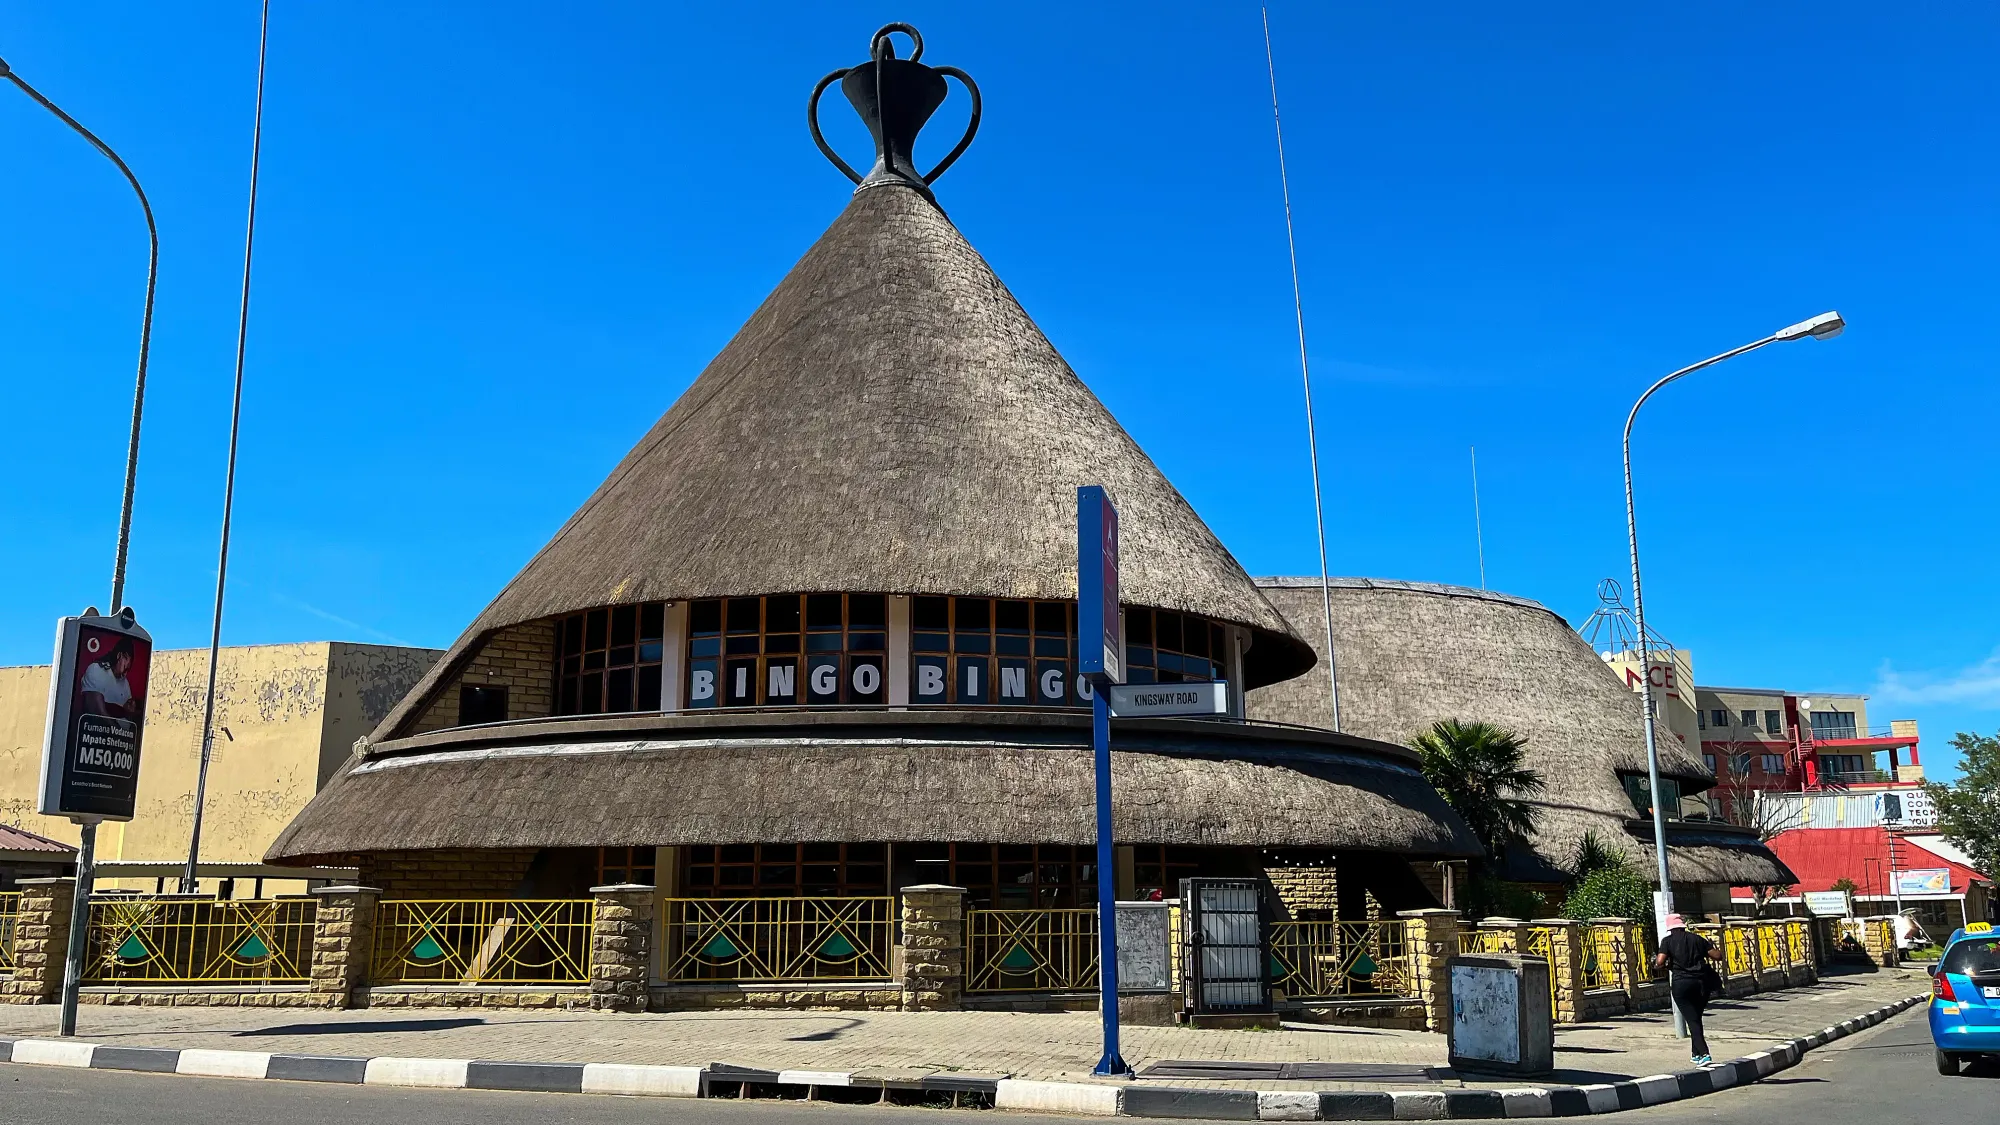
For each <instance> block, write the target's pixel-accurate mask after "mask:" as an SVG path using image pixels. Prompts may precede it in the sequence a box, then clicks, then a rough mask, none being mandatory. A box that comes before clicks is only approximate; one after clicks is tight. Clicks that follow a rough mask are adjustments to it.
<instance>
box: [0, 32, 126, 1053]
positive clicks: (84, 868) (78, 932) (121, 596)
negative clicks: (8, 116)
mask: <svg viewBox="0 0 2000 1125" xmlns="http://www.w3.org/2000/svg"><path fill="white" fill-rule="evenodd" d="M0 78H6V79H7V80H8V81H10V82H12V83H13V84H14V85H16V86H19V87H20V88H21V92H22V93H24V94H26V95H28V96H29V97H30V98H33V99H34V100H35V102H36V103H37V104H39V105H40V106H41V107H42V108H43V109H46V110H48V111H49V112H50V113H53V114H55V115H56V116H57V117H58V118H60V119H61V120H62V123H63V124H65V125H67V126H69V127H70V128H72V129H74V130H76V131H77V133H78V134H79V135H81V136H82V137H83V139H84V140H86V141H89V142H90V143H91V145H92V146H93V147H94V148H96V149H97V151H99V152H101V153H103V154H104V156H105V158H106V159H108V160H110V161H111V163H113V164H116V165H117V166H118V170H119V171H120V172H123V173H124V174H125V182H127V183H129V184H131V185H132V191H133V194H135V195H137V196H138V197H139V208H140V210H142V211H144V212H145V213H146V235H147V238H148V239H149V240H150V242H151V250H150V252H149V255H148V257H147V259H146V312H145V316H144V318H143V319H141V320H140V322H139V375H138V378H137V379H136V380H135V381H134V384H133V388H132V436H131V439H130V441H129V442H128V443H127V444H126V446H125V497H124V501H123V503H122V504H121V505H120V507H119V510H118V551H117V557H116V559H115V561H114V562H113V563H112V564H111V612H112V614H113V615H114V616H115V615H116V614H117V613H118V611H119V610H120V609H121V608H123V607H124V604H125V555H126V550H127V548H128V547H129V546H130V545H131V542H132V494H133V491H134V489H135V487H136V486H137V484H138V479H139V421H140V419H141V418H143V417H144V416H145V413H146V357H147V355H148V354H149V353H150V352H151V350H152V344H153V291H154V288H155V285H156V283H157V281H158V280H159V276H160V228H159V226H158V225H157V224H155V223H154V222H153V205H152V204H151V203H150V202H148V201H147V199H146V189H144V188H142V187H140V186H139V177H137V176H135V175H133V174H132V169H131V168H129V167H127V166H126V164H125V161H123V160H121V159H119V156H118V154H117V153H115V152H113V151H111V146H110V145H107V144H105V143H104V142H103V141H101V140H98V139H97V134H95V133H93V132H91V131H90V130H88V129H86V128H84V127H83V123H82V122H80V121H78V120H77V119H76V118H74V117H71V116H70V115H69V114H67V113H64V112H63V111H62V108H61V107H60V106H57V105H56V103H54V102H52V101H50V100H49V99H47V98H45V97H43V96H42V92H41V91H40V90H37V89H35V88H34V87H33V86H30V85H28V83H27V82H26V81H24V80H23V79H22V78H21V76H20V75H18V74H16V73H14V68H13V67H10V66H8V65H7V60H5V59H0ZM74 819H76V820H77V825H78V829H77V852H76V893H75V895H74V901H72V903H71V904H70V915H69V951H68V958H67V961H66V962H65V965H64V968H63V985H62V1013H61V1015H60V1016H59V1017H58V1018H57V1023H56V1026H57V1028H58V1029H59V1030H60V1031H61V1033H62V1034H63V1035H65V1036H70V1035H75V1034H76V1001H77V992H78V988H79V984H80V982H81V981H82V979H83V955H84V943H85V937H86V935H87V934H88V932H89V923H90V890H91V881H92V879H93V878H94V877H95V866H96V859H97V822H98V819H99V818H97V817H94V816H88V817H80V818H74Z"/></svg>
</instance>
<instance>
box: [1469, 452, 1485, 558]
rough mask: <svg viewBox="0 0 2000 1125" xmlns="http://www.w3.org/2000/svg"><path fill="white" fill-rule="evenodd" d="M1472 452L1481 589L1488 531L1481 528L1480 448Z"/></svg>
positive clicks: (1474, 525)
mask: <svg viewBox="0 0 2000 1125" xmlns="http://www.w3.org/2000/svg"><path fill="white" fill-rule="evenodd" d="M1470 448H1471V450H1472V539H1473V542H1475V543H1477V544H1478V545H1479V588H1480V589H1482V590H1484V589H1485V588H1486V531H1485V529H1483V528H1482V527H1480V526H1479V447H1478V446H1476V445H1475V446H1471V447H1470Z"/></svg>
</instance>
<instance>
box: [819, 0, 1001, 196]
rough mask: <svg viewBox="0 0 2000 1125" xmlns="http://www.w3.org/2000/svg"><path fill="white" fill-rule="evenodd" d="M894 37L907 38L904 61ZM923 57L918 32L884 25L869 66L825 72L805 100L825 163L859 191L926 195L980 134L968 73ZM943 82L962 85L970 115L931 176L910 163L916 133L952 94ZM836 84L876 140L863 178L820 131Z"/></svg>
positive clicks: (872, 44) (977, 102)
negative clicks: (905, 189) (880, 188)
mask: <svg viewBox="0 0 2000 1125" xmlns="http://www.w3.org/2000/svg"><path fill="white" fill-rule="evenodd" d="M897 33H901V34H903V35H907V36H909V38H910V57H909V58H907V59H901V58H897V57H896V44H895V40H894V38H893V36H894V35H896V34H897ZM923 56H924V37H923V35H922V34H921V33H919V32H918V31H917V29H916V28H914V27H912V26H910V25H909V24H906V23H889V24H884V25H882V26H881V27H880V28H878V29H877V30H876V32H875V34H874V35H873V36H871V37H870V38H869V40H868V61H867V62H865V63H862V64H861V65H859V66H850V67H843V68H841V69H839V70H836V71H834V72H833V73H831V74H828V75H827V76H826V77H824V78H822V79H820V80H819V83H818V84H817V85H815V86H814V87H813V91H812V95H811V96H810V97H808V98H807V99H806V128H807V130H808V131H809V132H811V134H812V139H813V144H815V145H817V146H818V147H819V151H820V155H822V156H824V157H826V159H827V161H828V163H830V164H832V165H833V166H834V167H835V168H838V169H839V170H840V173H841V174H842V175H844V176H846V177H847V178H848V179H849V180H851V181H853V182H854V183H856V184H859V185H861V186H862V187H869V186H872V185H875V184H881V183H899V184H903V185H906V186H909V187H914V188H916V189H917V190H918V191H921V192H923V193H924V194H925V195H926V196H928V195H929V194H930V185H931V184H932V183H933V182H935V181H936V180H937V178H938V177H939V176H942V175H944V173H945V171H946V170H947V169H949V168H950V167H951V166H952V165H953V164H954V163H956V162H957V160H958V158H959V157H960V156H962V155H964V154H965V150H966V148H967V147H968V146H970V145H971V144H972V138H973V137H974V135H976V134H977V133H978V132H979V122H980V119H981V117H982V115H983V111H984V107H983V105H982V102H981V99H980V96H979V86H978V85H977V84H976V83H974V82H973V81H972V77H971V76H970V75H968V74H966V73H965V72H964V71H962V70H960V69H958V68H957V67H952V66H938V67H934V66H926V65H925V64H924V63H923V62H922V61H920V60H922V58H923ZM947 78H956V79H958V81H959V83H960V84H961V85H963V86H964V87H965V91H966V93H967V95H969V96H970V97H971V99H972V114H971V117H970V119H969V120H968V121H967V123H966V127H965V135H964V136H962V137H960V138H959V140H958V143H957V144H956V145H954V146H953V147H952V150H951V151H950V152H948V153H946V154H945V157H944V159H943V160H940V161H938V163H937V166H936V167H934V168H932V169H931V170H930V171H929V172H927V173H926V172H919V171H918V170H917V168H916V165H915V163H914V162H913V161H912V159H911V156H912V150H913V149H914V148H915V146H916V139H917V133H918V132H919V131H920V130H922V129H923V127H924V123H925V122H927V121H929V120H930V116H931V114H933V113H935V112H936V111H937V108H938V106H940V105H942V104H943V103H944V100H945V96H946V94H947V93H948V92H949V90H950V86H949V85H948V84H947V83H946V81H945V80H946V79H947ZM835 82H838V83H840V86H841V91H842V93H844V94H846V95H847V100H848V102H849V103H851V104H852V105H853V106H854V110H855V112H856V113H859V114H860V115H861V120H862V121H863V122H864V123H865V124H866V125H867V126H868V132H869V135H870V136H871V137H873V138H874V141H875V166H874V168H873V169H871V170H870V171H869V173H868V174H867V175H866V176H863V175H862V174H861V173H859V172H857V171H855V170H854V166H853V165H851V164H849V163H848V162H847V161H845V160H842V159H841V158H840V154H839V153H837V152H835V151H834V150H833V146H832V145H830V144H828V143H827V140H826V136H825V134H824V133H822V132H821V131H820V126H819V103H820V99H821V98H822V97H824V96H825V95H826V89H827V87H829V86H831V85H833V84H834V83H835Z"/></svg>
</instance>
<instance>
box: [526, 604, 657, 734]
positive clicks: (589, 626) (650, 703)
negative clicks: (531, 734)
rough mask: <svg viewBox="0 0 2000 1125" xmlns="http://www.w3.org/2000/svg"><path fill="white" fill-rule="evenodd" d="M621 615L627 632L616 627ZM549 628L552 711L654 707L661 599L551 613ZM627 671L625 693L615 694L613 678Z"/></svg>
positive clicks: (596, 712)
mask: <svg viewBox="0 0 2000 1125" xmlns="http://www.w3.org/2000/svg"><path fill="white" fill-rule="evenodd" d="M627 620H629V622H630V625H631V635H630V636H626V635H625V634H624V633H623V632H622V631H621V630H622V628H623V626H624V624H625V622H626V621H627ZM555 629H556V651H555V692H554V700H555V706H554V707H553V708H552V710H553V711H554V713H555V714H557V715H630V714H637V713H640V712H646V711H658V710H659V709H660V707H661V703H662V700H661V692H662V689H663V687H664V684H663V683H662V679H661V677H662V674H663V666H664V664H665V659H666V603H664V602H639V603H634V604H630V605H622V606H605V607H603V608H600V609H592V610H585V611H583V612H582V613H572V614H567V615H565V616H563V617H559V618H557V619H556V622H555ZM621 638H623V639H622V640H621ZM628 671H629V672H630V673H631V678H630V681H629V684H628V687H627V689H626V698H624V699H623V700H620V699H619V698H618V696H619V694H620V693H619V691H618V688H617V686H616V679H617V676H618V674H619V673H623V672H628ZM614 703H620V704H621V705H619V706H613V704H614Z"/></svg>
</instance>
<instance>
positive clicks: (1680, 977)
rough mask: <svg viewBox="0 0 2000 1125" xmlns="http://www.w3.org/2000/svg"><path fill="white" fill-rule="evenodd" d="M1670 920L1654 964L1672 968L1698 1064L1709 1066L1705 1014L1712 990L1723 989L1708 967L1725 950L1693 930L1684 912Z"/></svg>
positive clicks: (1673, 986)
mask: <svg viewBox="0 0 2000 1125" xmlns="http://www.w3.org/2000/svg"><path fill="white" fill-rule="evenodd" d="M1666 923H1667V936H1666V937H1664V938H1661V939H1660V952H1659V953H1657V954H1655V955H1654V957H1653V967H1654V968H1656V969H1658V968H1667V969H1670V970H1672V977H1671V978H1670V985H1669V987H1670V988H1671V989H1672V992H1673V997H1674V1007H1676V1008H1678V1009H1680V1013H1681V1019H1683V1020H1685V1021H1687V1028H1688V1035H1689V1036H1691V1037H1692V1039H1693V1043H1692V1047H1693V1049H1694V1065H1696V1066H1707V1065H1708V1064H1710V1063H1712V1062H1714V1061H1715V1060H1714V1059H1713V1058H1711V1057H1710V1056H1709V1053H1708V1037H1707V1036H1705V1035H1703V1034H1702V1030H1701V1014H1702V1011H1703V1010H1704V1009H1706V1008H1707V1007H1708V998H1709V996H1710V994H1711V991H1713V992H1721V991H1722V990H1721V988H1720V987H1719V985H1720V984H1721V980H1720V978H1718V977H1717V976H1716V975H1715V970H1714V969H1711V968H1709V967H1708V963H1709V962H1710V961H1720V960H1722V951H1721V950H1720V949H1717V948H1716V947H1715V943H1714V942H1712V941H1710V940H1708V939H1707V938H1705V937H1703V936H1701V935H1700V934H1697V933H1692V932H1690V931H1689V930H1688V928H1687V923H1686V922H1684V921H1682V919H1681V916H1680V915H1678V914H1669V915H1667V918H1666Z"/></svg>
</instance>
